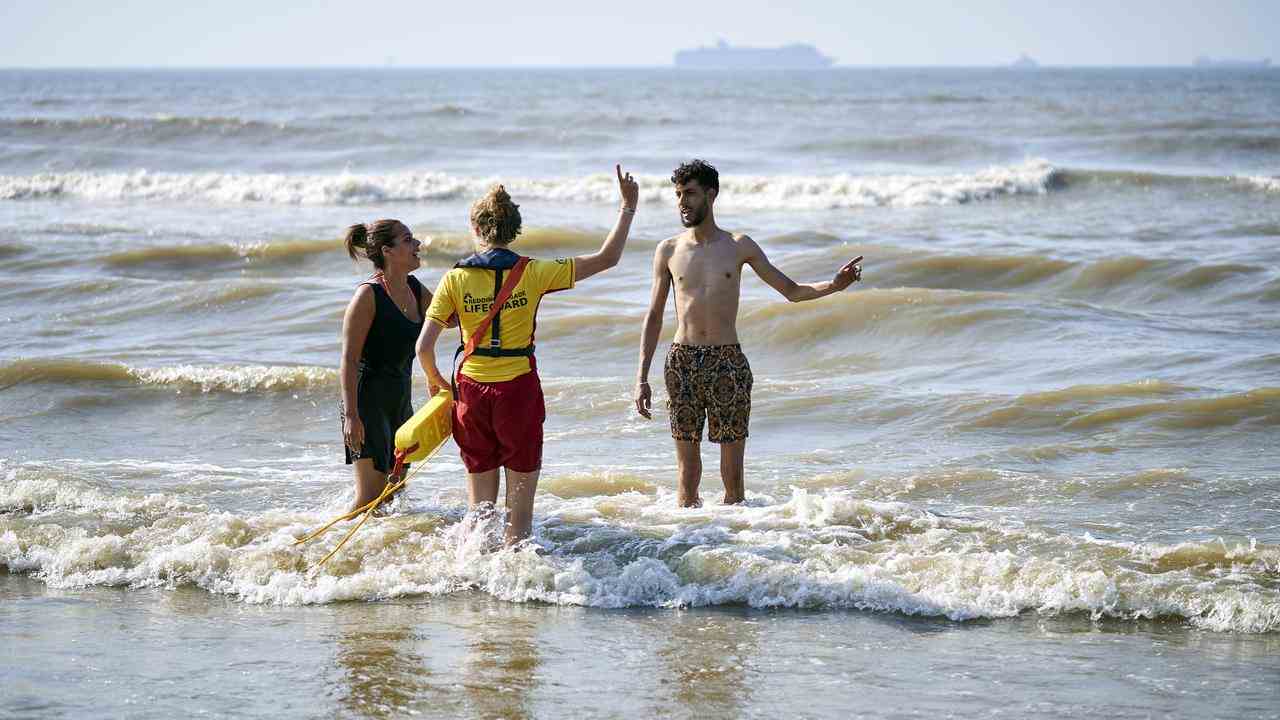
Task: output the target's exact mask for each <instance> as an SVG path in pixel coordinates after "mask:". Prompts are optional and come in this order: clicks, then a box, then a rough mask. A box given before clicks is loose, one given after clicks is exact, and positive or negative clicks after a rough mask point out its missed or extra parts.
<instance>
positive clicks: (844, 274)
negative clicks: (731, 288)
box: [741, 235, 862, 302]
mask: <svg viewBox="0 0 1280 720" xmlns="http://www.w3.org/2000/svg"><path fill="white" fill-rule="evenodd" d="M741 242H742V243H743V244H744V245H745V246H746V251H747V264H748V265H750V266H751V269H752V270H755V271H756V275H758V276H760V279H761V280H763V281H764V282H765V284H766V285H768V286H769V287H771V288H773V289H774V290H777V291H778V292H779V293H780V294H781V295H782V296H783V297H785V298H786V299H787V300H789V301H791V302H803V301H805V300H817V299H818V298H820V297H826V296H827V295H830V294H832V293H837V292H840V291H841V290H844V289H845V288H847V287H849V286H850V285H852V284H853V283H855V282H857V281H859V280H861V279H862V267H861V266H860V265H858V263H860V262H862V256H861V255H859V256H858V257H856V258H854V259H852V260H850V261H849V262H847V263H845V264H844V266H843V267H841V268H840V269H839V270H838V271H837V272H836V276H835V277H834V278H832V279H831V280H828V281H827V282H818V283H798V282H796V281H795V280H792V279H791V278H789V277H787V276H786V274H784V273H783V272H782V271H781V270H779V269H778V268H776V267H774V265H773V263H771V262H769V258H768V256H766V255H765V254H764V250H763V249H761V248H760V246H759V245H757V244H756V241H755V240H752V239H751V238H749V237H747V236H746V235H743V236H742V240H741Z"/></svg>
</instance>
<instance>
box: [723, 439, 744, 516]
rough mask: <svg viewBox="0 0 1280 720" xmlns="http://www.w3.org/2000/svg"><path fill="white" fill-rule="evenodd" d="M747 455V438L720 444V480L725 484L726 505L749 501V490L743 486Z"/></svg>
mask: <svg viewBox="0 0 1280 720" xmlns="http://www.w3.org/2000/svg"><path fill="white" fill-rule="evenodd" d="M746 453H747V439H746V438H742V439H741V440H734V441H733V442H729V443H720V480H722V481H723V482H724V504H725V505H737V504H738V503H740V502H742V501H744V500H746V499H747V489H746V488H745V487H744V486H743V485H744V482H743V474H744V471H743V464H744V458H745V457H746Z"/></svg>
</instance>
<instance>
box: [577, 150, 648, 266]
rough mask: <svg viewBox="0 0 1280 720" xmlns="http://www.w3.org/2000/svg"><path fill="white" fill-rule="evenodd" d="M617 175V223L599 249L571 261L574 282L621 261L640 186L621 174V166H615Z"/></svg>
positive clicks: (629, 175)
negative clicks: (620, 204)
mask: <svg viewBox="0 0 1280 720" xmlns="http://www.w3.org/2000/svg"><path fill="white" fill-rule="evenodd" d="M614 170H615V171H616V172H617V173H618V193H619V194H620V195H621V196H622V207H620V208H619V209H618V221H617V222H615V223H614V224H613V230H610V231H609V236H608V237H606V238H605V239H604V244H603V245H601V246H600V249H599V250H598V251H596V252H594V253H591V254H590V255H579V256H577V257H575V258H574V259H573V279H574V281H575V282H576V281H578V280H585V279H587V278H589V277H591V276H592V275H595V274H596V273H598V272H603V271H605V270H608V269H609V268H611V267H613V266H614V265H617V264H618V261H619V260H621V259H622V250H623V248H625V247H626V245H627V235H628V234H629V233H630V232H631V219H632V218H634V217H635V216H636V203H638V202H639V201H640V186H639V185H638V184H636V181H635V180H633V179H632V178H631V173H627V174H626V175H625V176H624V175H623V174H622V166H621V165H615V166H614Z"/></svg>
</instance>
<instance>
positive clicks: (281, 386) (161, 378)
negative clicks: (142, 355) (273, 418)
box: [0, 359, 338, 394]
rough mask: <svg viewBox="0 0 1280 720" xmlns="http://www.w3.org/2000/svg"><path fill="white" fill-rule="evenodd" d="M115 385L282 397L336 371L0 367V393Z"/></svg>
mask: <svg viewBox="0 0 1280 720" xmlns="http://www.w3.org/2000/svg"><path fill="white" fill-rule="evenodd" d="M93 382H116V383H125V384H132V385H137V386H159V387H173V388H185V389H196V390H199V391H200V392H205V393H215V392H226V393H237V394H243V393H256V392H287V391H290V390H311V389H317V388H325V389H327V388H330V387H336V385H337V382H338V373H337V370H334V369H332V368H319V367H306V366H298V367H288V366H280V365H267V366H254V365H211V366H200V365H175V366H173V367H163V368H134V367H129V366H128V365H122V364H119V363H98V362H91V361H86V360H58V359H51V360H37V359H27V360H18V361H15V362H12V363H8V364H6V365H0V389H4V388H8V387H12V386H14V385H17V384H19V383H51V384H77V383H93Z"/></svg>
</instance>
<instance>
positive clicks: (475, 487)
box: [467, 468, 498, 510]
mask: <svg viewBox="0 0 1280 720" xmlns="http://www.w3.org/2000/svg"><path fill="white" fill-rule="evenodd" d="M496 502H498V468H494V469H492V470H485V471H484V472H480V473H467V505H469V506H470V508H471V509H472V510H474V509H476V506H477V505H479V504H480V503H489V504H490V505H492V504H494V503H496Z"/></svg>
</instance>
